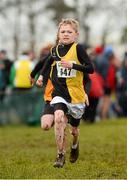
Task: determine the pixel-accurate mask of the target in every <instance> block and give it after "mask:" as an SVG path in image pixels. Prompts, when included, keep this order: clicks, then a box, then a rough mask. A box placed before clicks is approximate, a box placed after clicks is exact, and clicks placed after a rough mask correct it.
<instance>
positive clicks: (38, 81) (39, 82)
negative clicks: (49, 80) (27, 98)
mask: <svg viewBox="0 0 127 180" xmlns="http://www.w3.org/2000/svg"><path fill="white" fill-rule="evenodd" d="M36 85H37V86H39V87H42V85H43V76H42V75H40V76H39V78H38V79H37V81H36Z"/></svg>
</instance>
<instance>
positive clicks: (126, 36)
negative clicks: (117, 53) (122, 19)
mask: <svg viewBox="0 0 127 180" xmlns="http://www.w3.org/2000/svg"><path fill="white" fill-rule="evenodd" d="M121 42H122V43H127V27H125V28H124V29H123V33H122V36H121Z"/></svg>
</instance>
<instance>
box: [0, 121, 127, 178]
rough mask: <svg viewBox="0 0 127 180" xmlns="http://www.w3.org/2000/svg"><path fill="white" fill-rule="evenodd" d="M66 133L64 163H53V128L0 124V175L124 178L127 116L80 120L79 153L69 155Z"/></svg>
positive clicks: (126, 176)
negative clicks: (72, 158) (57, 165)
mask: <svg viewBox="0 0 127 180" xmlns="http://www.w3.org/2000/svg"><path fill="white" fill-rule="evenodd" d="M70 140H71V136H70V135H69V133H68V148H67V155H66V164H65V166H64V167H63V168H61V169H58V168H54V167H53V162H54V159H55V156H56V146H55V140H54V132H53V129H52V130H50V131H48V132H44V131H42V130H41V128H40V127H39V126H38V127H27V126H4V127H0V179H104V178H106V179H126V178H127V119H119V120H108V121H105V122H99V123H96V124H85V123H81V126H80V156H79V159H78V161H77V162H76V163H75V164H71V163H70V162H69V160H68V158H69V146H70Z"/></svg>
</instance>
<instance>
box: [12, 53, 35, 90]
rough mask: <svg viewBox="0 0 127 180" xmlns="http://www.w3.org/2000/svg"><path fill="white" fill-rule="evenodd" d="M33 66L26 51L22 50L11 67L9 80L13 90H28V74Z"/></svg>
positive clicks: (29, 84)
mask: <svg viewBox="0 0 127 180" xmlns="http://www.w3.org/2000/svg"><path fill="white" fill-rule="evenodd" d="M33 68H34V63H33V62H32V61H31V60H30V58H29V55H28V53H27V52H23V53H22V54H21V56H20V57H19V59H18V60H17V61H15V62H14V64H13V66H12V68H11V74H10V81H11V83H12V85H13V88H14V89H15V90H20V91H21V90H28V89H30V88H31V83H30V79H29V75H30V73H31V71H32V69H33Z"/></svg>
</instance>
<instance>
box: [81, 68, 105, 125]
mask: <svg viewBox="0 0 127 180" xmlns="http://www.w3.org/2000/svg"><path fill="white" fill-rule="evenodd" d="M89 77H90V80H91V88H90V93H89V106H86V109H85V114H84V119H85V120H86V121H87V122H91V123H94V122H95V118H96V114H97V106H98V103H99V100H100V98H101V97H102V96H103V95H104V90H103V85H104V81H103V79H102V77H101V76H100V75H99V74H98V73H97V72H96V71H95V72H94V73H93V74H90V75H89Z"/></svg>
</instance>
